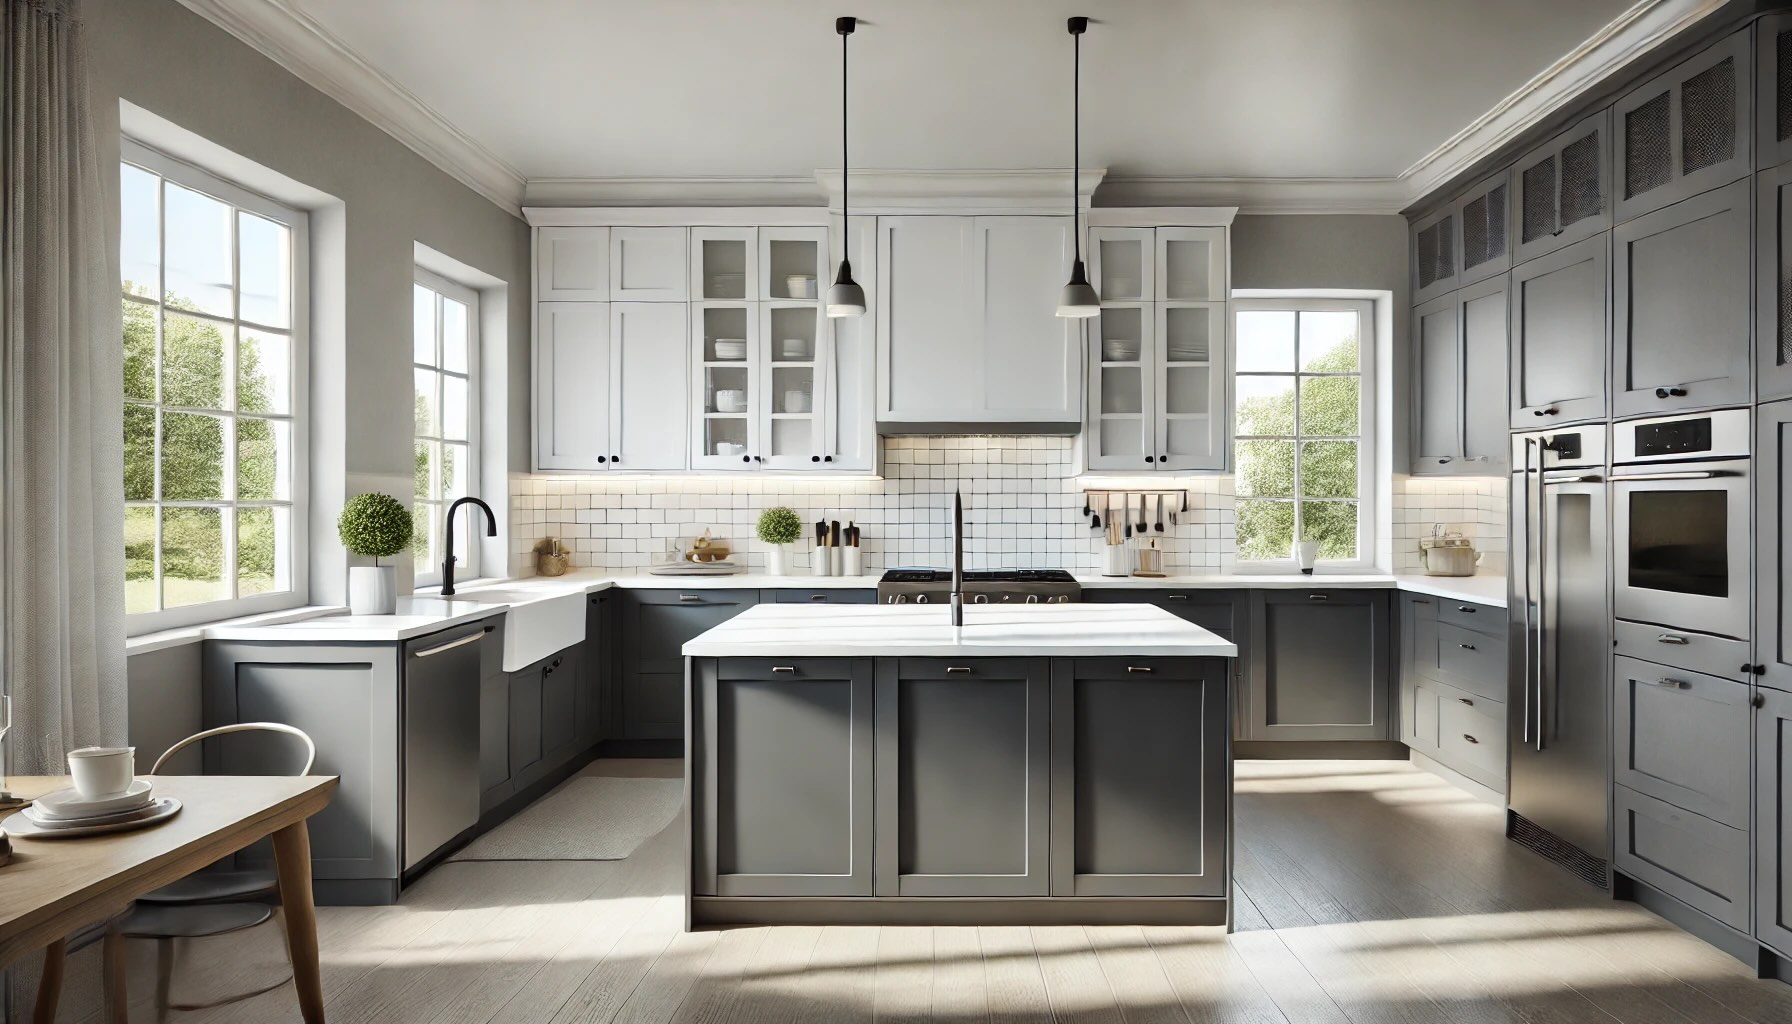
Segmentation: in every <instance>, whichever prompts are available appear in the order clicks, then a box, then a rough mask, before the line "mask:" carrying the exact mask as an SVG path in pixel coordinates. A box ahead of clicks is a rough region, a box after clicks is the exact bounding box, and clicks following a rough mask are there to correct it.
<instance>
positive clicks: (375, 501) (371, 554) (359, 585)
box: [336, 492, 411, 615]
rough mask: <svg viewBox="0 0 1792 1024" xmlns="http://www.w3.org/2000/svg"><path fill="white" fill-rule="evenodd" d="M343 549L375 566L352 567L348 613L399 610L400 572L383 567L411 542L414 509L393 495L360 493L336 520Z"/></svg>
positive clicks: (368, 613)
mask: <svg viewBox="0 0 1792 1024" xmlns="http://www.w3.org/2000/svg"><path fill="white" fill-rule="evenodd" d="M336 532H337V533H338V534H339V535H340V536H341V537H342V546H343V547H346V548H348V549H349V550H350V551H352V552H354V553H355V554H357V555H363V556H365V557H368V558H371V559H373V564H372V565H356V566H350V567H349V570H348V610H349V611H350V612H351V613H353V614H355V615H391V614H392V613H393V612H395V611H397V610H398V580H397V570H396V569H395V568H394V567H393V566H390V565H381V564H380V559H382V558H389V557H391V556H393V555H396V554H398V553H399V552H400V551H403V550H404V549H405V546H406V545H407V544H409V543H410V542H411V510H410V509H408V508H406V507H405V505H404V503H403V502H401V501H399V500H398V499H397V498H394V497H392V496H390V495H386V494H379V493H377V492H376V493H371V494H357V495H355V496H354V497H352V498H350V499H348V503H347V504H345V505H343V506H342V515H341V517H340V518H338V519H337V520H336Z"/></svg>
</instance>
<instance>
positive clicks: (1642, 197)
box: [1612, 28, 1755, 224]
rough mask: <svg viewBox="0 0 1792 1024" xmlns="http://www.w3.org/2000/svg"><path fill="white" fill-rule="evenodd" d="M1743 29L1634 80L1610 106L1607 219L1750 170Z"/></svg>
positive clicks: (1749, 77) (1750, 100)
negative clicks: (1612, 198) (1613, 198)
mask: <svg viewBox="0 0 1792 1024" xmlns="http://www.w3.org/2000/svg"><path fill="white" fill-rule="evenodd" d="M1749 40H1750V37H1749V30H1748V29H1746V28H1744V29H1741V30H1740V31H1737V32H1733V33H1731V34H1730V35H1729V36H1726V37H1725V38H1723V39H1721V40H1719V41H1718V42H1716V43H1714V44H1712V45H1711V46H1710V47H1708V48H1706V49H1705V50H1704V51H1702V52H1700V53H1698V54H1696V55H1694V56H1692V57H1688V58H1687V59H1686V60H1684V61H1681V62H1680V63H1679V64H1677V65H1675V66H1674V67H1672V68H1670V69H1668V70H1667V71H1666V72H1664V73H1662V74H1661V75H1658V76H1656V77H1655V78H1654V79H1652V80H1651V81H1649V82H1646V83H1644V84H1643V85H1640V86H1638V87H1637V88H1636V89H1634V90H1632V91H1631V92H1630V94H1629V95H1627V96H1624V97H1622V98H1621V99H1619V100H1618V102H1617V103H1615V104H1614V105H1613V106H1612V132H1613V136H1614V138H1615V139H1616V140H1617V146H1616V151H1617V156H1616V159H1615V161H1614V170H1613V175H1612V177H1613V185H1614V186H1615V188H1616V192H1617V202H1616V206H1615V208H1614V215H1613V223H1616V224H1622V223H1624V222H1625V221H1627V220H1631V219H1633V218H1636V217H1640V216H1642V215H1643V214H1645V213H1648V212H1650V211H1651V210H1659V209H1661V208H1662V207H1664V206H1670V205H1672V204H1674V203H1677V202H1679V201H1680V200H1682V199H1688V198H1691V197H1692V196H1696V195H1698V194H1699V193H1701V192H1707V191H1710V190H1711V189H1714V188H1718V187H1720V186H1723V185H1728V184H1729V183H1730V182H1732V181H1737V180H1740V179H1742V178H1745V177H1747V176H1748V174H1749V172H1750V171H1751V170H1753V169H1754V148H1753V141H1754V126H1755V120H1754V109H1755V103H1754V84H1755V77H1754V70H1753V69H1754V49H1753V47H1752V46H1751V44H1750V41H1749Z"/></svg>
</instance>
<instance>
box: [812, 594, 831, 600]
mask: <svg viewBox="0 0 1792 1024" xmlns="http://www.w3.org/2000/svg"><path fill="white" fill-rule="evenodd" d="M827 599H828V595H826V594H810V595H809V600H811V601H826V600H827Z"/></svg>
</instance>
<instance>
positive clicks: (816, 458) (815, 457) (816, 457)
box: [809, 455, 821, 462]
mask: <svg viewBox="0 0 1792 1024" xmlns="http://www.w3.org/2000/svg"><path fill="white" fill-rule="evenodd" d="M809 461H810V462H820V461H821V456H819V455H811V456H809Z"/></svg>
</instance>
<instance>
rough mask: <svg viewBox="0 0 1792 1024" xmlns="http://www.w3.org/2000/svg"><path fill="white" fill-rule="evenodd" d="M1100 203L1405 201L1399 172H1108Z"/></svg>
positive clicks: (1284, 206) (1308, 206)
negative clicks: (1277, 174)
mask: <svg viewBox="0 0 1792 1024" xmlns="http://www.w3.org/2000/svg"><path fill="white" fill-rule="evenodd" d="M1100 199H1101V202H1100V204H1099V205H1100V207H1101V208H1103V209H1106V208H1111V207H1128V206H1220V207H1224V206H1231V207H1237V209H1238V212H1239V213H1241V214H1273V213H1398V212H1400V210H1401V209H1403V208H1404V207H1405V206H1406V203H1407V191H1406V183H1405V182H1404V181H1403V180H1402V179H1400V178H1218V177H1173V176H1152V177H1145V176H1141V177H1113V178H1109V179H1108V180H1107V181H1106V182H1104V183H1103V184H1102V186H1101V195H1100Z"/></svg>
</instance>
